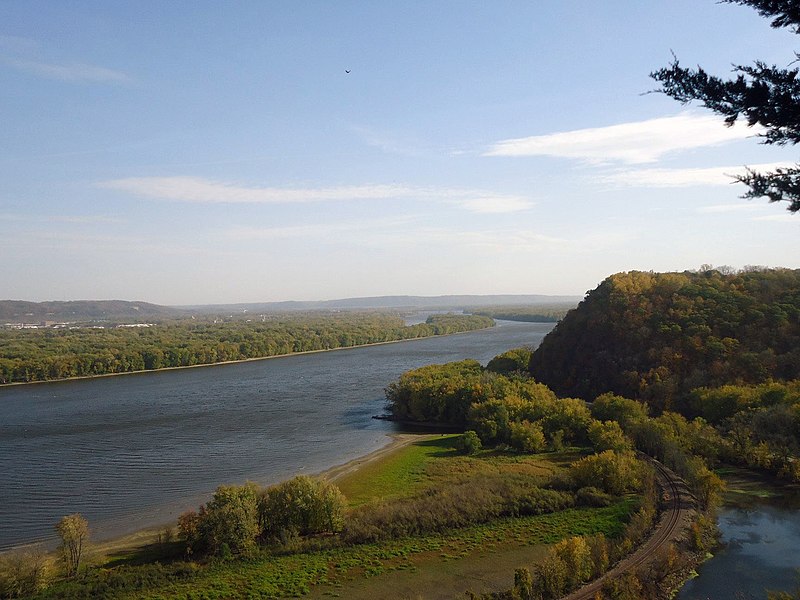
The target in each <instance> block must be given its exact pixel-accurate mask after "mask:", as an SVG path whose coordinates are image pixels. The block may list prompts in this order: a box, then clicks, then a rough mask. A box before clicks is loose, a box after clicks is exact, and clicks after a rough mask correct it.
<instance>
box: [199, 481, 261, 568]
mask: <svg viewBox="0 0 800 600" xmlns="http://www.w3.org/2000/svg"><path fill="white" fill-rule="evenodd" d="M198 517H199V522H198V523H197V536H198V540H199V541H200V543H201V545H202V546H203V547H204V548H206V549H207V550H208V551H209V552H211V553H213V554H218V553H220V552H221V551H222V550H223V548H225V547H227V549H228V551H229V552H231V553H233V554H242V553H248V552H250V551H252V550H253V549H254V548H255V544H256V537H258V534H259V527H258V488H257V487H256V486H255V484H252V483H247V484H245V485H242V486H235V485H231V486H225V485H221V486H219V487H218V488H217V491H216V492H214V497H213V498H212V499H211V501H210V502H208V504H206V506H205V507H204V508H203V509H201V511H200V513H199V515H198Z"/></svg>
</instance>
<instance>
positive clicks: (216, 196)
mask: <svg viewBox="0 0 800 600" xmlns="http://www.w3.org/2000/svg"><path fill="white" fill-rule="evenodd" d="M96 185H97V186H98V187H100V188H104V189H111V190H118V191H122V192H126V193H129V194H133V195H136V196H142V197H146V198H153V199H159V200H172V201H178V202H192V203H199V204H296V203H308V202H330V201H352V200H401V199H412V200H425V201H438V202H445V203H449V204H453V205H456V206H459V207H460V208H463V209H464V210H468V211H471V212H477V213H509V212H518V211H521V210H526V209H528V208H530V206H532V202H531V201H529V200H528V199H526V198H523V197H521V196H516V195H511V194H501V193H492V192H489V191H486V190H470V189H459V188H437V187H424V186H409V185H398V184H367V185H346V186H333V187H311V188H282V187H253V186H243V185H240V184H235V183H227V182H220V181H213V180H209V179H204V178H201V177H130V178H125V179H114V180H110V181H103V182H99V183H98V184H96Z"/></svg>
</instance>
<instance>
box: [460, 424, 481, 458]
mask: <svg viewBox="0 0 800 600" xmlns="http://www.w3.org/2000/svg"><path fill="white" fill-rule="evenodd" d="M482 447H483V445H482V444H481V439H480V438H479V437H478V434H477V433H475V432H474V431H472V430H470V431H466V432H464V434H463V435H461V436H460V437H459V438H458V440H457V441H456V448H458V450H459V452H461V453H462V454H469V455H472V454H476V453H478V452H480V450H481V448H482Z"/></svg>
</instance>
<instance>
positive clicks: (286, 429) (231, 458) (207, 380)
mask: <svg viewBox="0 0 800 600" xmlns="http://www.w3.org/2000/svg"><path fill="white" fill-rule="evenodd" d="M551 328H552V324H537V323H510V322H498V327H495V328H493V329H489V330H484V331H477V332H472V333H466V334H459V335H454V336H447V337H439V338H428V339H424V340H416V341H411V342H403V343H398V344H387V345H382V346H370V347H364V348H353V349H348V350H340V351H336V352H326V353H319V354H306V355H297V356H288V357H283V358H276V359H270V360H263V361H255V362H248V363H238V364H231V365H220V366H214V367H204V368H197V369H185V370H177V371H161V372H154V373H144V374H139V375H129V376H124V377H109V378H101V379H93V380H82V381H70V382H61V383H47V384H37V385H31V386H13V387H4V388H0V548H3V547H8V546H10V545H14V544H19V543H24V542H29V541H33V540H40V539H49V538H50V537H51V534H52V531H53V524H54V523H55V522H56V521H57V520H58V519H59V518H60V517H61V516H63V515H65V514H69V513H73V512H80V513H83V514H84V516H86V517H87V518H88V519H89V522H90V524H91V526H92V530H93V534H94V536H95V538H98V539H99V538H102V537H109V536H113V535H119V534H123V533H127V532H130V531H134V530H136V529H139V528H141V527H145V526H150V525H158V524H161V523H165V522H169V521H171V520H174V519H175V518H177V515H178V514H180V513H181V512H183V511H184V510H186V509H188V508H192V507H195V506H196V505H197V504H199V503H201V502H204V501H205V499H206V498H207V497H208V495H209V494H210V493H211V492H212V491H213V490H214V488H215V487H216V486H217V485H219V484H221V483H241V482H244V481H245V480H248V479H249V480H252V481H256V482H258V483H261V484H267V483H272V482H275V481H278V480H281V479H284V478H286V477H289V476H291V475H294V474H296V473H315V472H319V471H322V470H324V469H326V468H328V467H331V466H333V465H336V464H340V463H343V462H346V461H348V460H350V459H352V458H355V457H356V456H359V455H362V454H365V453H367V452H369V451H371V450H374V449H377V448H378V447H380V446H382V445H384V444H385V443H386V442H387V438H386V435H387V433H390V432H391V424H389V423H386V422H384V421H376V420H374V419H371V418H370V417H371V416H372V415H374V414H378V413H380V412H382V410H383V406H384V403H385V399H384V395H383V389H384V388H385V387H386V386H387V385H388V384H389V383H391V382H392V381H393V380H394V379H396V378H397V377H398V376H399V375H400V374H401V373H403V372H404V371H406V370H408V369H412V368H415V367H419V366H422V365H426V364H432V363H442V362H448V361H453V360H461V359H464V358H475V359H477V360H479V361H481V362H482V363H483V364H486V362H488V361H489V360H490V359H491V358H492V357H493V356H495V355H497V354H499V353H501V352H503V351H505V350H507V349H509V348H514V347H519V346H523V345H533V346H535V345H538V344H539V342H540V341H541V339H542V338H543V337H544V335H545V334H546V333H547V332H548V331H549V330H550V329H551Z"/></svg>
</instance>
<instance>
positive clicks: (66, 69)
mask: <svg viewBox="0 0 800 600" xmlns="http://www.w3.org/2000/svg"><path fill="white" fill-rule="evenodd" d="M40 52H41V47H40V44H39V43H38V42H37V41H36V40H33V39H31V38H24V37H16V36H9V35H0V65H5V66H7V67H11V68H12V69H17V70H19V71H24V72H26V73H31V74H33V75H36V76H38V77H44V78H46V79H57V80H59V81H69V82H94V83H112V84H124V83H130V82H131V81H132V79H131V77H130V76H128V75H127V74H125V73H123V72H122V71H117V70H115V69H109V68H107V67H101V66H98V65H92V64H87V63H81V62H66V63H65V62H54V61H49V60H42V59H40V58H39V57H38V55H39V54H40Z"/></svg>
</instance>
